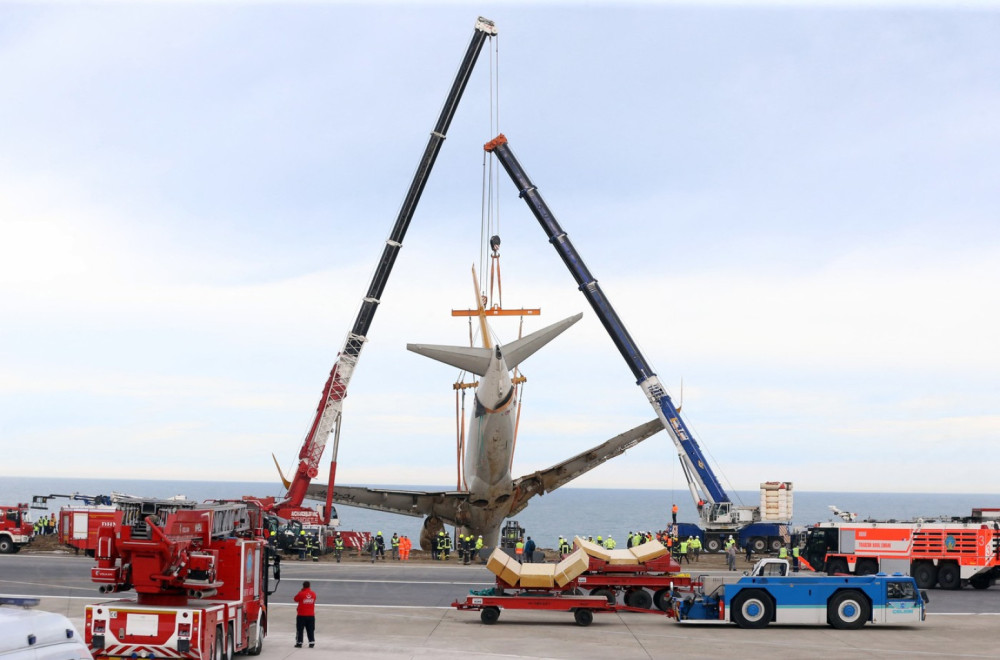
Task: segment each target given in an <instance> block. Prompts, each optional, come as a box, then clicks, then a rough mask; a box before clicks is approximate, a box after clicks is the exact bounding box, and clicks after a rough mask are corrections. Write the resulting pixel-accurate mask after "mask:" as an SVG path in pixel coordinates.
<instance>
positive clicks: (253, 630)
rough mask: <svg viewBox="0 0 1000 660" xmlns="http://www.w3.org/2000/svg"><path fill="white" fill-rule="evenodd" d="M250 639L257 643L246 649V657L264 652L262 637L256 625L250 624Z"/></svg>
mask: <svg viewBox="0 0 1000 660" xmlns="http://www.w3.org/2000/svg"><path fill="white" fill-rule="evenodd" d="M250 639H256V640H257V641H256V642H255V643H254V645H253V646H251V647H250V648H248V649H247V655H260V652H261V651H263V650H264V636H263V635H261V633H260V627H259V626H258V625H257V624H256V623H251V624H250Z"/></svg>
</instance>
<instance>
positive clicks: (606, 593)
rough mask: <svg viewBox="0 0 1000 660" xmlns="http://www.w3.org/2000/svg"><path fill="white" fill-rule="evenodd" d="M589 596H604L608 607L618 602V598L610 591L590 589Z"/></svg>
mask: <svg viewBox="0 0 1000 660" xmlns="http://www.w3.org/2000/svg"><path fill="white" fill-rule="evenodd" d="M590 595H591V596H604V597H605V598H607V599H608V605H614V604H615V603H617V602H618V596H616V595H615V592H614V591H612V590H611V589H592V590H591V592H590Z"/></svg>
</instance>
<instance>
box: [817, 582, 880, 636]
mask: <svg viewBox="0 0 1000 660" xmlns="http://www.w3.org/2000/svg"><path fill="white" fill-rule="evenodd" d="M826 616H827V619H829V621H830V625H831V626H833V627H834V628H838V629H840V630H856V629H858V628H860V627H861V626H863V625H865V624H866V623H867V622H868V619H869V618H870V617H871V610H870V609H869V607H868V601H867V600H865V597H864V596H862V595H861V593H859V592H857V591H854V590H853V589H852V590H848V591H840V592H837V593H836V594H834V595H833V598H831V599H830V602H829V604H827V606H826Z"/></svg>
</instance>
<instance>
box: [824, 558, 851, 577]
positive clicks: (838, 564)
mask: <svg viewBox="0 0 1000 660" xmlns="http://www.w3.org/2000/svg"><path fill="white" fill-rule="evenodd" d="M837 573H847V562H846V561H844V560H843V559H831V560H830V561H828V562H826V574H827V575H836V574H837Z"/></svg>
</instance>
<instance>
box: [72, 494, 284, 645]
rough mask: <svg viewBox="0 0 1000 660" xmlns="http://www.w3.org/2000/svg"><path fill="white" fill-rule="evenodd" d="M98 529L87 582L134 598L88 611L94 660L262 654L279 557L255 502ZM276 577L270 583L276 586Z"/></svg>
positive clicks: (151, 508) (147, 512)
mask: <svg viewBox="0 0 1000 660" xmlns="http://www.w3.org/2000/svg"><path fill="white" fill-rule="evenodd" d="M156 510H157V509H156V507H155V504H154V503H152V502H150V503H149V505H148V506H147V507H145V508H144V509H141V510H140V513H141V514H142V515H141V516H140V518H139V519H137V520H133V521H131V522H124V521H119V522H116V523H115V524H113V525H105V526H102V527H101V528H100V529H99V532H98V539H97V548H96V559H97V566H95V567H94V568H93V569H91V579H92V580H93V581H94V582H96V583H98V584H100V585H101V586H100V591H101V592H102V593H109V594H110V593H117V592H123V591H129V590H134V591H135V593H136V595H135V598H128V599H122V600H109V601H105V602H101V603H96V604H93V605H88V606H87V608H86V613H85V618H84V637H85V640H86V642H87V646H88V647H89V648H90V651H91V652H92V653H93V654H94V658H96V659H98V660H100V659H101V658H112V657H114V658H121V657H133V658H135V657H147V658H164V657H166V658H193V659H195V658H196V659H198V660H205V659H209V658H211V659H215V660H219V659H222V658H232V657H233V654H234V653H237V652H243V653H246V654H248V655H258V654H259V653H260V651H261V649H262V647H263V641H264V636H265V635H266V634H267V624H268V621H267V599H268V596H269V595H270V594H272V593H274V590H275V589H276V588H277V583H278V580H279V579H280V570H279V567H280V558H279V556H278V555H277V553H274V552H272V551H271V548H270V547H269V546H268V543H267V541H266V540H265V537H264V530H265V529H266V528H267V520H266V519H265V518H266V516H267V514H266V513H265V512H264V510H263V508H262V507H261V506H260V505H259V504H257V503H254V502H215V503H206V504H202V505H198V506H197V507H196V508H190V509H178V510H175V511H173V512H169V513H165V514H164V515H163V516H162V517H161V516H160V515H158V514H157V513H156ZM272 577H273V583H272V581H271V580H272Z"/></svg>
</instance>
